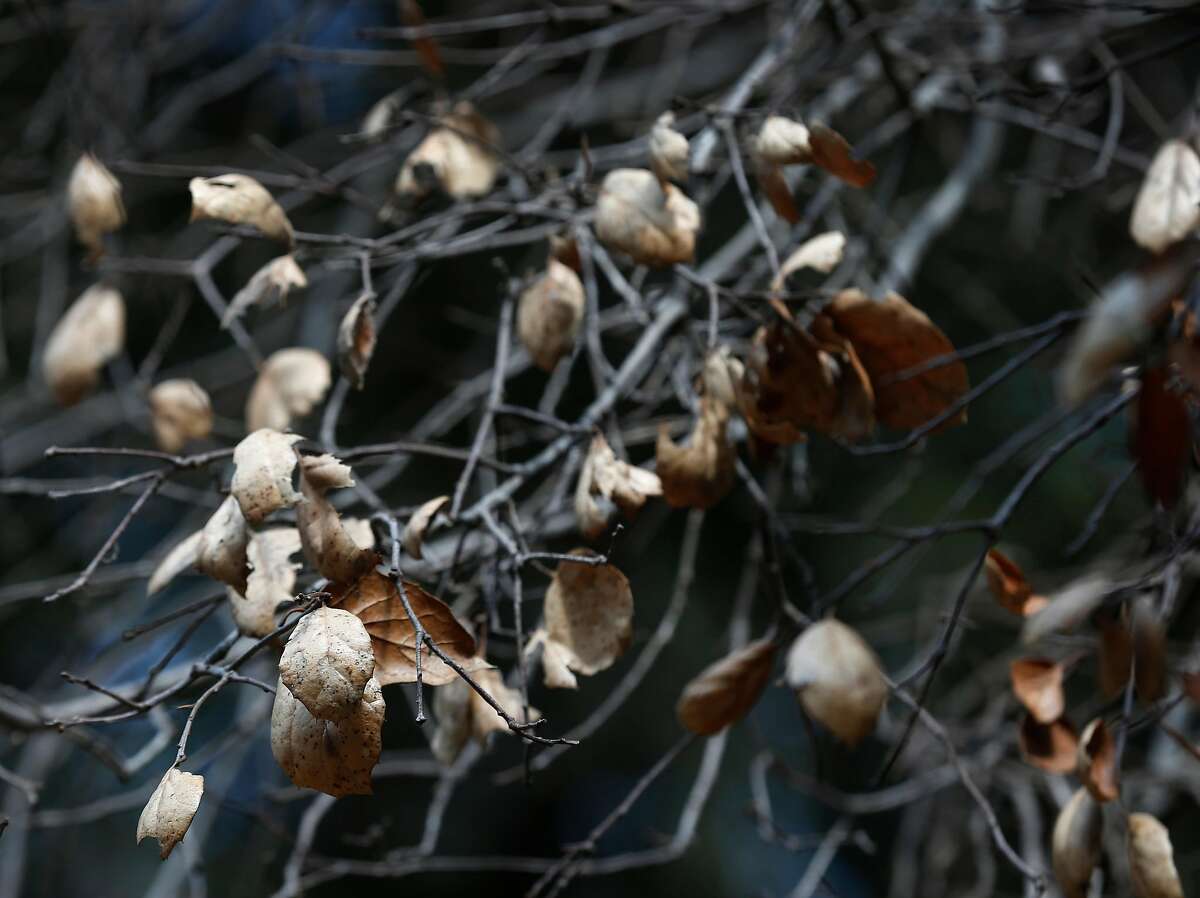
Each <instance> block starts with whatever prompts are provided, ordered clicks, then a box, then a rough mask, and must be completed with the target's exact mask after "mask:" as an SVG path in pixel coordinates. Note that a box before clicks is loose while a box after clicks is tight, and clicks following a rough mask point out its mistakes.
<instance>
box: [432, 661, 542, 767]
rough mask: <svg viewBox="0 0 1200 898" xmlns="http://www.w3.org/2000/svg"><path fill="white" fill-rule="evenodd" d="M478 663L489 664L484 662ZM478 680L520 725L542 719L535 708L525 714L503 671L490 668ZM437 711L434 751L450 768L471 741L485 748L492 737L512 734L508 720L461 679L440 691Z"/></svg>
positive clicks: (482, 672)
mask: <svg viewBox="0 0 1200 898" xmlns="http://www.w3.org/2000/svg"><path fill="white" fill-rule="evenodd" d="M478 663H480V664H483V665H486V664H487V662H486V661H484V660H483V659H482V658H480V659H479V661H478ZM474 679H475V681H476V682H478V683H479V685H480V686H482V687H483V688H484V690H486V691H487V693H488V695H490V696H491V697H492V698H493V699H495V700H496V701H497V702H498V703H499V705H500V707H501V708H503V709H504V711H505V713H507V714H508V715H509V716H510V717H512V718H513V719H514V720H516V721H517V722H519V723H529V722H530V721H532V720H537V719H538V717H539V716H540V715H539V713H538V711H537V709H535V708H530V709H529V714H528V715H526V714H525V709H524V707H523V702H522V700H521V693H520V692H519V691H518V690H516V689H510V688H509V687H508V686H507V685H505V683H504V678H503V677H502V676H501V675H500V671H498V670H495V669H494V668H490V667H487V668H484V669H482V670H480V671H479V672H478V673H477V674H475V675H474ZM433 709H434V714H435V716H436V717H437V729H436V730H435V731H434V734H433V740H432V741H431V744H430V748H432V750H433V755H434V757H436V758H437V759H438V760H439V761H441V762H442V763H443V764H445V765H447V766H449V765H450V764H453V763H454V761H455V760H456V759H457V758H458V755H459V753H460V752H461V751H462V749H463V746H465V745H466V744H467V740H468V739H474V740H475V742H476V743H477V744H479V745H485V744H486V743H487V739H488V736H490V735H491V734H492V733H510V732H512V731H511V730H510V729H509V728H508V724H507V723H505V722H504V718H503V717H501V716H500V715H499V714H497V713H496V710H495V709H494V708H493V707H492V706H491V705H489V704H488V703H487V702H486V701H484V700H483V697H482V696H480V695H479V693H478V692H476V691H475V690H474V689H472V688H471V687H470V686H469V685H467V682H466V681H465V680H463V679H462V678H461V677H460V678H457V679H455V680H454V681H453V682H451V683H448V684H446V685H445V686H443V687H441V688H440V689H438V691H437V693H436V694H435V695H434V697H433Z"/></svg>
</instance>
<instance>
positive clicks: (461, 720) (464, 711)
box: [429, 677, 472, 767]
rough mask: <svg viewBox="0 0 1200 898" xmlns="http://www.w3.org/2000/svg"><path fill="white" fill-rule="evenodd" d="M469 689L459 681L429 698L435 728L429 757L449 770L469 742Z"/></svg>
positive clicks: (464, 682)
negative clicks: (431, 754) (431, 703)
mask: <svg viewBox="0 0 1200 898" xmlns="http://www.w3.org/2000/svg"><path fill="white" fill-rule="evenodd" d="M471 691H472V690H471V687H470V686H468V685H467V682H466V680H464V679H462V678H461V677H459V678H457V679H455V680H453V681H452V682H450V683H447V684H446V685H445V686H442V687H441V688H440V689H438V690H437V692H435V693H434V694H433V717H434V720H435V721H436V723H437V728H436V729H435V730H434V731H433V738H432V739H431V740H430V741H429V748H430V750H431V751H432V752H433V756H434V757H435V758H437V759H438V761H440V762H441V763H442V764H445V765H446V766H447V767H449V766H450V765H451V764H453V763H454V762H455V760H457V759H458V756H459V754H461V753H462V750H463V748H464V747H465V746H466V744H467V741H468V740H469V739H470V738H471Z"/></svg>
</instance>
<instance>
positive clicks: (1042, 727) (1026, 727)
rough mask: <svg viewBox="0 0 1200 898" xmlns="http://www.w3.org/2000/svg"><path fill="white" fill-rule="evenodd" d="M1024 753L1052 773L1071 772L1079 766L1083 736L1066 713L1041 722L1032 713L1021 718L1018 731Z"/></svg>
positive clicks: (1036, 764) (1034, 762) (1029, 760)
mask: <svg viewBox="0 0 1200 898" xmlns="http://www.w3.org/2000/svg"><path fill="white" fill-rule="evenodd" d="M1017 742H1018V744H1019V745H1020V747H1021V756H1022V757H1023V758H1025V760H1026V761H1027V762H1028V763H1030V764H1032V765H1033V766H1034V767H1040V768H1041V769H1042V770H1045V771H1048V772H1050V773H1070V772H1071V771H1073V770H1074V769H1075V754H1076V752H1077V751H1078V748H1079V739H1078V737H1077V736H1076V735H1075V728H1074V727H1073V726H1071V722H1070V721H1069V720H1067V719H1066V718H1065V717H1060V718H1059V719H1058V720H1055V721H1053V722H1052V723H1038V722H1037V720H1036V719H1035V718H1034V717H1033V715H1032V714H1026V715H1025V716H1024V717H1023V718H1022V719H1021V726H1020V729H1019V730H1018V732H1017Z"/></svg>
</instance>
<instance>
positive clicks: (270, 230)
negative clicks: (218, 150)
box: [188, 173, 295, 246]
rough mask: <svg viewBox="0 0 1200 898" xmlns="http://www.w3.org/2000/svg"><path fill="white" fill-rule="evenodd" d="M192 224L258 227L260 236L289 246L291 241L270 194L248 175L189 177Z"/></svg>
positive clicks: (292, 237) (291, 235)
mask: <svg viewBox="0 0 1200 898" xmlns="http://www.w3.org/2000/svg"><path fill="white" fill-rule="evenodd" d="M188 189H189V190H191V193H192V217H191V220H192V221H201V220H203V219H206V218H212V219H218V220H220V221H226V222H229V223H230V224H244V225H250V226H251V227H255V228H258V230H260V231H261V232H262V233H263V234H264V235H266V236H267V237H270V238H272V239H274V240H279V241H281V242H283V243H286V244H287V245H288V246H291V245H292V243H293V242H294V241H295V235H294V233H293V232H292V223H291V222H290V221H288V217H287V213H285V212H284V211H283V209H282V208H281V207H280V205H279V204H278V203H277V202H275V198H274V197H273V196H271V192H270V191H269V190H267V188H265V187H263V186H262V184H260V183H258V181H256V180H254V178H252V177H250V176H249V175H242V174H236V173H232V174H228V175H218V176H217V177H215V178H192V180H191V182H190V183H189V184H188Z"/></svg>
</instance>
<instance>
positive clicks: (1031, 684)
mask: <svg viewBox="0 0 1200 898" xmlns="http://www.w3.org/2000/svg"><path fill="white" fill-rule="evenodd" d="M1009 678H1010V679H1011V680H1012V691H1013V695H1015V696H1016V697H1017V700H1018V701H1019V702H1020V703H1021V704H1022V705H1024V706H1025V708H1026V710H1028V711H1029V713H1030V714H1032V715H1033V718H1034V720H1036V721H1037V722H1038V723H1053V722H1054V721H1055V720H1058V718H1060V717H1062V713H1063V710H1064V708H1065V707H1066V698H1065V697H1064V696H1063V685H1062V682H1063V668H1062V665H1061V664H1058V663H1056V662H1054V661H1050V660H1047V659H1046V658H1018V659H1017V660H1016V661H1013V662H1012V663H1011V664H1010V665H1009Z"/></svg>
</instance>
